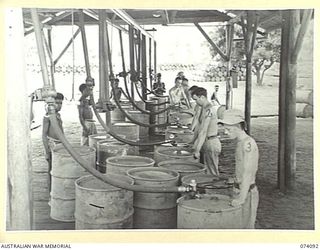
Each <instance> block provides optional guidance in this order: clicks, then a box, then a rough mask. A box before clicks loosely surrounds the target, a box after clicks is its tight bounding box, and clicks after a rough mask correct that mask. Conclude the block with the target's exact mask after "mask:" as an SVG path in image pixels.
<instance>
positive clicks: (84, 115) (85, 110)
mask: <svg viewBox="0 0 320 250" xmlns="http://www.w3.org/2000/svg"><path fill="white" fill-rule="evenodd" d="M79 90H80V92H81V98H80V100H79V102H80V103H79V105H78V110H79V120H80V123H81V126H82V129H83V130H82V137H81V145H89V135H93V134H96V133H97V128H96V125H95V124H94V121H93V120H92V118H93V113H92V110H91V107H90V106H91V103H90V102H91V101H90V100H89V99H88V97H90V95H91V93H92V88H91V87H90V86H89V85H87V84H85V83H83V84H81V85H80V87H79Z"/></svg>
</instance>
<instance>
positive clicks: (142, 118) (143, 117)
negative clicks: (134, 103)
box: [126, 110, 150, 140]
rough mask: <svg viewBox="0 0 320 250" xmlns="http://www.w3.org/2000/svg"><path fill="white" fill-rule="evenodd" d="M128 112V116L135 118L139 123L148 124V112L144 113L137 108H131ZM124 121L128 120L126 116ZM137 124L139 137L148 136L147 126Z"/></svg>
mask: <svg viewBox="0 0 320 250" xmlns="http://www.w3.org/2000/svg"><path fill="white" fill-rule="evenodd" d="M128 114H129V115H130V117H132V118H133V119H134V120H137V121H139V122H141V123H144V124H147V125H149V124H150V120H149V115H148V114H144V113H142V112H140V111H138V110H132V111H129V112H128ZM126 121H128V122H130V121H129V119H128V118H126ZM138 126H139V139H140V140H141V139H145V138H147V137H148V136H149V128H148V127H144V126H140V125H138Z"/></svg>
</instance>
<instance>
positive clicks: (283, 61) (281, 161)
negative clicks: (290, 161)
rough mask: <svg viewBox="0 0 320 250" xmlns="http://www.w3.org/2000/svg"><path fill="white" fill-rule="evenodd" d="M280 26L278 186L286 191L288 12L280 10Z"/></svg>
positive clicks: (282, 190)
mask: <svg viewBox="0 0 320 250" xmlns="http://www.w3.org/2000/svg"><path fill="white" fill-rule="evenodd" d="M281 26H282V28H281V56H280V79H279V119H278V123H279V124H278V128H279V136H278V188H279V189H280V191H281V192H283V193H284V192H285V191H286V183H285V178H286V172H285V157H284V156H285V144H286V136H285V134H286V88H287V87H286V84H287V76H288V75H287V71H288V65H289V63H288V59H289V56H288V55H289V50H288V49H289V47H288V46H287V44H288V37H289V12H288V11H287V10H283V11H282V25H281Z"/></svg>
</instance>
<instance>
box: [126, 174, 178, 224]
mask: <svg viewBox="0 0 320 250" xmlns="http://www.w3.org/2000/svg"><path fill="white" fill-rule="evenodd" d="M127 175H128V176H129V177H131V178H132V179H134V183H135V184H136V185H144V186H150V187H171V186H177V185H178V182H179V174H178V173H177V172H175V171H172V170H168V169H163V168H133V169H130V170H128V172H127ZM177 198H178V193H144V192H135V193H134V200H133V207H134V215H133V227H134V228H138V229H172V228H176V226H177V204H176V201H177Z"/></svg>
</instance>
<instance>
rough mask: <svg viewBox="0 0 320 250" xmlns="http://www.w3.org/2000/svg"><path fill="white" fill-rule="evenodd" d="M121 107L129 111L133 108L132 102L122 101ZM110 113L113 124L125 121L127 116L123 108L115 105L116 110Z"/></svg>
mask: <svg viewBox="0 0 320 250" xmlns="http://www.w3.org/2000/svg"><path fill="white" fill-rule="evenodd" d="M115 105H116V104H115ZM121 108H122V109H124V111H125V112H128V111H129V110H131V109H132V106H131V105H130V104H127V103H123V102H121ZM110 115H111V124H114V123H118V122H124V121H125V118H126V117H125V115H124V114H123V112H122V110H120V109H119V108H118V107H117V106H116V107H115V109H114V110H112V111H111V112H110Z"/></svg>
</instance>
